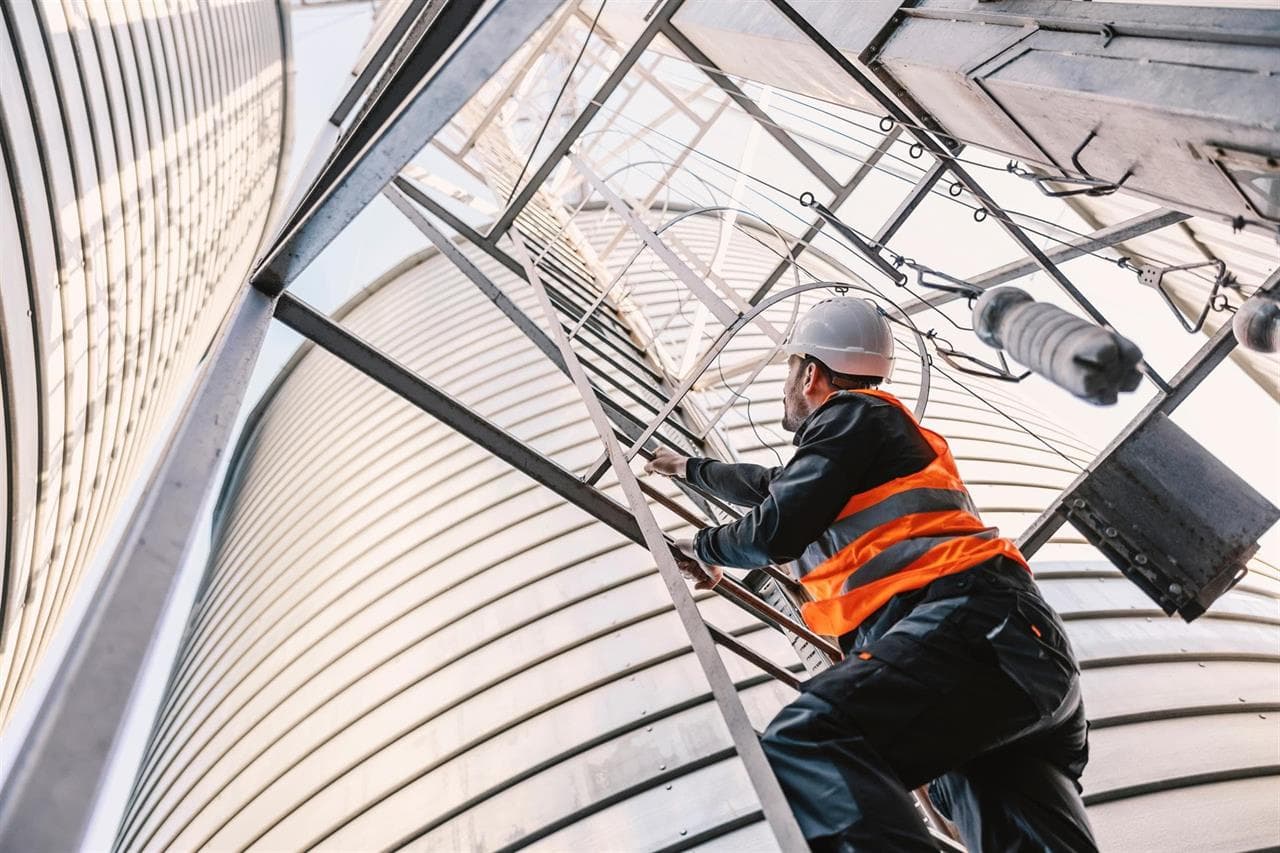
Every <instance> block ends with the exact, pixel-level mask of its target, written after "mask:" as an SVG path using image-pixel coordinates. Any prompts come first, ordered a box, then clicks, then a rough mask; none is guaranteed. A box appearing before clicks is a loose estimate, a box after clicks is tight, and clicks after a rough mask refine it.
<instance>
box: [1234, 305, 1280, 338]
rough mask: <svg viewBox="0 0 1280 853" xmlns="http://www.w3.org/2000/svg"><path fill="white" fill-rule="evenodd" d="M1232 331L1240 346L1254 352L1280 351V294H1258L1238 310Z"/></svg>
mask: <svg viewBox="0 0 1280 853" xmlns="http://www.w3.org/2000/svg"><path fill="white" fill-rule="evenodd" d="M1231 330H1232V331H1233V332H1235V334H1236V341H1237V342H1239V344H1240V346H1242V347H1244V348H1245V349H1248V350H1253V351H1254V352H1276V351H1278V350H1280V294H1277V293H1275V292H1274V291H1273V292H1264V293H1256V294H1254V295H1253V296H1251V297H1249V298H1248V299H1246V300H1245V301H1244V304H1243V305H1241V306H1240V307H1239V308H1237V309H1236V315H1235V316H1234V317H1232V318H1231Z"/></svg>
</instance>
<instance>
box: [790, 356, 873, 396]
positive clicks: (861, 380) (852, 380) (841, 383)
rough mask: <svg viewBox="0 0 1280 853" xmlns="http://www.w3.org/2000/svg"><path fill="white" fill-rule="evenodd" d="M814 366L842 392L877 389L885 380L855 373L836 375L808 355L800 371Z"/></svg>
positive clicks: (801, 364) (801, 363) (802, 362)
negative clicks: (808, 366)
mask: <svg viewBox="0 0 1280 853" xmlns="http://www.w3.org/2000/svg"><path fill="white" fill-rule="evenodd" d="M810 364H812V365H813V366H814V369H815V370H817V371H818V373H819V374H821V375H822V376H823V377H825V378H826V380H827V381H828V382H830V383H831V384H832V385H834V386H835V387H836V388H839V389H840V390H842V391H858V390H861V389H864V388H876V387H878V386H879V385H880V383H881V382H883V381H884V380H883V379H882V378H881V377H879V376H859V375H856V374H853V373H836V372H835V371H834V370H832V369H831V368H829V367H827V366H826V365H825V364H823V363H822V362H821V361H820V360H818V359H816V358H814V357H813V356H811V355H806V356H804V358H803V359H802V360H801V362H800V369H801V370H804V368H805V367H806V366H807V365H810Z"/></svg>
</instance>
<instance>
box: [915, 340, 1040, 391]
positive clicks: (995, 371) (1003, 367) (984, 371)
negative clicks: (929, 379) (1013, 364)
mask: <svg viewBox="0 0 1280 853" xmlns="http://www.w3.org/2000/svg"><path fill="white" fill-rule="evenodd" d="M925 337H926V338H928V339H929V340H931V341H933V348H934V350H935V351H936V352H937V353H938V355H939V356H940V357H941V358H942V360H943V361H945V362H946V363H947V364H948V365H950V366H951V367H952V368H953V369H955V370H958V371H960V372H961V373H967V374H968V375H970V376H980V377H982V378H984V379H995V380H997V381H1000V382H1021V381H1022V380H1024V379H1026V378H1027V377H1028V376H1030V375H1031V371H1030V370H1027V371H1024V372H1022V373H1021V374H1015V373H1014V372H1013V371H1011V370H1010V369H1009V362H1008V360H1007V359H1006V358H1005V357H1004V350H999V351H997V352H996V357H997V358H998V359H1000V363H999V364H992V363H990V362H988V361H983V360H982V359H980V358H978V357H977V356H972V355H969V354H968V353H965V352H960V350H958V349H956V348H955V347H953V346H952V345H951V342H950V341H948V340H947V339H946V338H944V337H942V336H941V335H939V334H938V333H937V332H936V331H934V330H933V329H930V330H929V332H928V334H926V335H925ZM962 361H963V362H967V363H968V364H976V365H977V368H973V367H968V366H966V365H965V364H961V362H962Z"/></svg>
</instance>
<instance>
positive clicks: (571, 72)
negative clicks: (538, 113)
mask: <svg viewBox="0 0 1280 853" xmlns="http://www.w3.org/2000/svg"><path fill="white" fill-rule="evenodd" d="M608 5H609V0H600V8H599V9H596V15H595V17H594V18H592V19H591V28H590V29H588V30H587V37H586V38H584V39H583V40H582V47H581V48H579V49H578V57H577V58H576V59H574V60H573V65H572V66H571V67H570V68H569V73H568V74H566V75H565V76H564V83H562V84H561V85H560V91H559V92H557V93H556V99H555V100H554V101H552V102H551V109H549V110H547V117H546V119H544V120H543V122H542V129H541V130H539V131H538V137H537V138H536V139H535V140H534V141H533V147H532V148H530V149H529V156H528V157H526V158H525V161H524V165H523V166H521V167H520V174H519V175H518V176H517V177H516V180H515V183H514V184H512V185H511V194H510V195H508V196H507V201H506V204H504V205H503V206H504V207H505V206H506V205H508V204H511V199H513V198H515V195H516V192H518V191H519V189H520V182H521V181H523V180H524V176H525V173H526V172H528V171H529V164H530V163H532V162H533V155H535V154H537V153H538V146H539V145H541V144H542V137H543V136H545V135H546V133H547V128H548V127H549V126H550V125H551V119H552V117H554V116H555V114H556V109H557V108H558V107H559V106H560V99H561V98H563V97H564V93H565V90H566V89H568V88H569V82H570V81H571V80H573V75H574V73H575V72H576V71H577V70H578V65H579V64H580V63H581V62H582V55H583V54H584V53H586V52H587V45H588V44H590V43H591V36H593V35H595V32H596V24H598V23H599V22H600V13H601V12H603V11H604V7H605V6H608Z"/></svg>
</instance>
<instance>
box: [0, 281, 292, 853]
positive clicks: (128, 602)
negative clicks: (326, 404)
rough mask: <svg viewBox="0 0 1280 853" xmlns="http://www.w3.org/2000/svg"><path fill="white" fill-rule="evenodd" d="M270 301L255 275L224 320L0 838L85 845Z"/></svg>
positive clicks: (21, 764) (18, 769)
mask: <svg viewBox="0 0 1280 853" xmlns="http://www.w3.org/2000/svg"><path fill="white" fill-rule="evenodd" d="M271 313H272V299H271V298H270V297H268V296H267V295H265V294H263V293H261V292H259V291H257V290H255V289H253V288H251V287H248V286H245V287H244V288H243V289H242V291H241V294H240V296H239V298H238V299H237V301H236V303H235V305H234V306H233V307H232V309H231V311H230V312H229V313H228V315H227V318H226V320H224V321H223V325H222V329H221V331H220V332H219V333H218V337H217V338H216V340H215V341H214V344H213V346H212V347H211V349H210V353H209V355H208V357H207V358H206V360H205V364H204V367H203V369H202V370H201V372H200V375H199V377H198V378H197V380H196V382H195V385H194V386H193V389H192V391H191V394H190V396H189V397H188V399H187V403H186V407H185V408H184V410H183V412H182V414H181V416H180V417H179V419H178V422H177V426H176V427H175V429H174V432H173V434H172V437H171V438H170V440H169V442H168V445H167V446H166V447H165V449H164V451H163V452H162V455H161V457H160V461H159V462H158V464H157V465H156V468H155V470H154V472H153V473H152V475H151V478H150V480H148V481H147V483H146V486H145V488H144V489H143V491H142V498H141V500H140V502H139V504H138V506H137V508H136V509H135V511H134V513H133V517H132V518H131V519H130V521H129V525H128V527H127V528H126V530H125V532H124V534H123V536H122V537H121V539H120V543H119V545H118V546H117V547H116V551H115V553H114V554H112V557H111V562H110V565H109V568H108V569H107V571H106V573H105V574H104V575H103V577H102V579H101V581H100V582H99V585H98V589H97V591H96V593H95V594H94V597H93V603H92V605H91V606H90V609H89V611H88V612H87V613H86V614H85V618H84V619H83V620H82V621H81V623H80V624H79V625H78V626H76V630H75V634H74V635H73V637H72V639H71V643H70V646H69V648H68V649H67V653H66V655H65V656H64V657H63V659H62V660H61V661H60V662H59V664H58V668H57V670H56V671H55V673H54V675H53V680H52V683H51V684H50V686H49V689H48V691H47V692H46V693H45V695H44V697H43V698H42V700H41V705H40V710H39V712H38V713H37V715H36V717H35V722H34V723H33V724H32V727H31V730H30V731H29V732H28V733H27V737H26V739H25V741H24V743H23V745H22V747H21V748H20V751H19V752H18V755H17V757H16V758H15V759H14V764H13V767H12V768H11V770H10V772H9V775H8V778H7V779H6V781H5V787H4V790H3V792H0V850H15V851H17V850H32V851H37V850H40V851H43V850H49V851H54V850H78V849H79V848H80V844H81V841H82V839H83V838H84V834H85V831H86V830H87V828H88V825H89V821H90V819H91V818H92V815H93V810H94V806H95V805H96V802H97V796H98V791H99V784H100V782H101V781H102V779H103V776H104V774H105V773H106V771H107V769H108V765H109V761H110V758H111V756H112V754H113V751H114V749H115V746H116V740H117V738H118V736H119V734H120V731H121V727H122V721H123V720H124V718H125V716H126V714H127V713H128V710H129V708H130V706H131V704H132V702H133V700H134V696H133V694H134V686H135V684H136V682H137V680H138V675H139V673H140V672H141V671H142V668H143V666H144V664H145V662H146V661H147V660H148V659H149V654H150V650H151V648H152V646H153V640H154V639H155V632H156V629H157V627H158V626H159V623H160V620H161V618H162V617H163V616H164V613H165V611H166V609H167V604H168V602H169V599H170V596H171V595H172V593H173V589H174V586H175V582H176V580H177V578H178V574H179V571H180V570H181V568H182V566H183V564H184V562H185V560H186V557H187V554H188V551H189V549H190V546H191V542H192V540H193V538H194V536H193V533H194V531H195V527H196V520H197V517H198V516H199V514H200V510H201V508H202V507H203V506H204V503H205V499H206V498H207V497H208V494H209V491H210V489H211V488H212V486H213V482H214V475H215V474H216V473H217V470H218V466H219V464H220V463H221V461H222V457H223V454H224V453H225V452H226V450H227V447H228V444H229V443H230V439H231V430H232V427H233V426H234V425H235V421H236V413H237V412H238V411H239V409H240V404H241V402H242V400H243V398H244V392H245V388H246V387H247V386H248V383H249V377H250V375H251V374H252V372H253V365H254V362H255V361H256V360H257V357H258V351H259V350H260V349H261V347H262V341H263V339H264V338H265V336H266V333H267V328H268V327H269V326H270V324H271Z"/></svg>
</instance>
